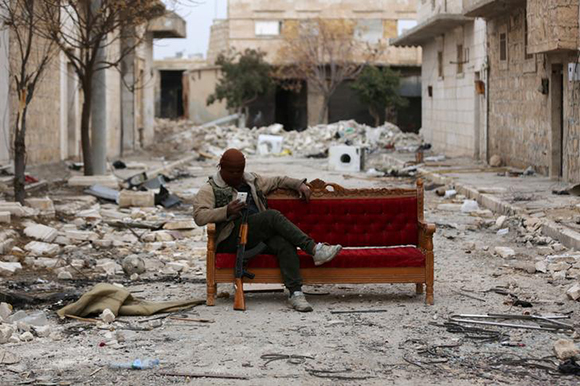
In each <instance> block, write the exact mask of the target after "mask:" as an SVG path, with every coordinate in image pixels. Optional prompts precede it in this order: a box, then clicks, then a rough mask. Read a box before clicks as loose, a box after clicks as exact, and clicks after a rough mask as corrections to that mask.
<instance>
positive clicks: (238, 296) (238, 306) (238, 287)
mask: <svg viewBox="0 0 580 386" xmlns="http://www.w3.org/2000/svg"><path fill="white" fill-rule="evenodd" d="M234 289H235V291H236V293H235V295H234V310H237V311H245V310H246V299H245V298H244V283H243V282H242V278H241V277H240V278H236V279H234Z"/></svg>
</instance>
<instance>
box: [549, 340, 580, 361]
mask: <svg viewBox="0 0 580 386" xmlns="http://www.w3.org/2000/svg"><path fill="white" fill-rule="evenodd" d="M554 352H555V353H556V356H557V357H558V359H560V360H565V359H569V358H575V357H577V356H578V355H579V354H580V349H578V347H577V346H576V344H575V343H574V342H573V341H571V340H567V339H558V340H557V341H556V343H554Z"/></svg>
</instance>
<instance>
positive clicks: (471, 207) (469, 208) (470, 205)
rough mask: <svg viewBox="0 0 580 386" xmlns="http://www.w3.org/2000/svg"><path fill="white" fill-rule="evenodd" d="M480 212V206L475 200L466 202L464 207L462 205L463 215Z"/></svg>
mask: <svg viewBox="0 0 580 386" xmlns="http://www.w3.org/2000/svg"><path fill="white" fill-rule="evenodd" d="M478 210H479V205H478V204H477V201H475V200H465V201H463V205H461V211H462V212H463V213H471V212H475V211H478Z"/></svg>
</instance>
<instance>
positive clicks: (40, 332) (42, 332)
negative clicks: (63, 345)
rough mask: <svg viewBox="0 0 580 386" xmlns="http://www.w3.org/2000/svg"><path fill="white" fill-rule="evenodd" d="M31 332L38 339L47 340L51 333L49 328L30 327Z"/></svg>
mask: <svg viewBox="0 0 580 386" xmlns="http://www.w3.org/2000/svg"><path fill="white" fill-rule="evenodd" d="M32 330H33V331H34V333H35V334H36V336H38V337H39V338H48V337H49V336H50V334H51V333H52V328H51V327H50V326H32Z"/></svg>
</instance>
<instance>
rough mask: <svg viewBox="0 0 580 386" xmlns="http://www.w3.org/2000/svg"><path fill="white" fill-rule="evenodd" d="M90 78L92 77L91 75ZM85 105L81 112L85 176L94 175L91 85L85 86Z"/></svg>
mask: <svg viewBox="0 0 580 386" xmlns="http://www.w3.org/2000/svg"><path fill="white" fill-rule="evenodd" d="M89 78H90V77H89ZM83 96H84V101H83V107H82V110H83V111H82V112H81V147H82V149H83V167H84V170H85V176H92V175H93V158H92V156H91V137H90V131H89V130H90V122H91V103H92V100H91V85H90V84H87V85H85V86H83Z"/></svg>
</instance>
